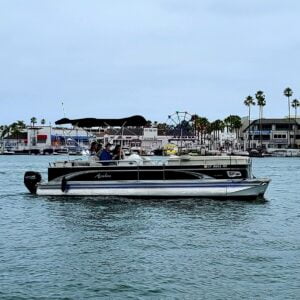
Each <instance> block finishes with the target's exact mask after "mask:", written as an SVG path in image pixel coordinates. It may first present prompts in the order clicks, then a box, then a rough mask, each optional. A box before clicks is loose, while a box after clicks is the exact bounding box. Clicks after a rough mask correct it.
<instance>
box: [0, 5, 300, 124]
mask: <svg viewBox="0 0 300 300" xmlns="http://www.w3.org/2000/svg"><path fill="white" fill-rule="evenodd" d="M299 16H300V1H298V0H293V1H291V0H286V1H282V0H263V1H262V0H226V1H224V0H127V1H124V0H110V1H107V0H106V1H104V0H80V1H79V0H43V1H41V0H26V1H24V0H1V1H0V41H1V44H0V104H1V107H0V124H8V123H11V122H14V121H15V120H24V121H26V122H29V120H30V118H31V117H33V116H34V117H36V118H38V119H39V120H40V119H42V118H44V119H46V120H47V123H49V122H51V123H52V124H53V123H54V122H55V120H57V119H60V118H62V117H63V116H64V112H63V109H62V104H61V103H62V102H63V103H64V110H65V114H66V116H67V117H69V118H84V117H97V118H101V117H111V118H118V117H126V116H130V115H134V114H141V115H144V116H145V118H146V119H150V120H152V121H159V122H165V121H166V120H167V116H168V115H170V114H172V113H174V112H175V111H187V112H189V113H191V114H194V113H197V114H198V115H201V116H206V117H207V118H208V119H209V120H215V119H223V118H224V117H226V116H228V115H230V114H237V115H240V116H245V115H247V108H246V107H245V106H244V105H243V101H244V99H245V97H246V96H248V95H254V94H255V92H256V91H257V90H263V91H264V92H265V94H266V102H267V105H266V107H265V109H264V116H265V117H282V116H286V115H287V111H288V106H287V99H286V98H285V97H284V96H283V90H284V88H286V87H287V86H290V87H291V88H292V89H293V91H294V95H293V98H300V76H299V72H300V71H299V70H300V59H299V49H300V35H299V28H300V18H299ZM256 115H257V117H258V109H257V108H254V109H253V116H256Z"/></svg>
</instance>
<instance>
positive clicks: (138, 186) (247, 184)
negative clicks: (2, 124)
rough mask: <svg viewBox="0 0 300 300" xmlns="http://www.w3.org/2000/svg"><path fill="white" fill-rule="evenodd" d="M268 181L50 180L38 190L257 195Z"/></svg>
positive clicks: (54, 192)
mask: <svg viewBox="0 0 300 300" xmlns="http://www.w3.org/2000/svg"><path fill="white" fill-rule="evenodd" d="M268 184H269V180H268V179H260V180H257V179H255V180H205V181H204V180H197V181H194V182H191V181H177V182H165V181H159V182H153V181H149V182H142V181H140V182H139V181H125V182H122V181H115V182H66V183H64V184H63V185H62V183H61V182H56V183H53V182H52V183H51V182H50V183H46V184H39V185H38V187H37V191H36V193H37V194H38V195H44V196H66V195H67V196H121V197H153V198H161V197H169V198H178V197H179V198H180V197H204V198H257V197H260V196H263V195H264V193H265V191H266V189H267V187H268Z"/></svg>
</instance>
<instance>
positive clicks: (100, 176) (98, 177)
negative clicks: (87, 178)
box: [95, 173, 111, 179]
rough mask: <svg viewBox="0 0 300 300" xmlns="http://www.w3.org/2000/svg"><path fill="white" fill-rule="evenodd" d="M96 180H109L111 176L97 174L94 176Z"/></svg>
mask: <svg viewBox="0 0 300 300" xmlns="http://www.w3.org/2000/svg"><path fill="white" fill-rule="evenodd" d="M95 178H96V179H101V178H111V175H110V174H107V173H104V174H101V173H98V174H97V175H96V176H95Z"/></svg>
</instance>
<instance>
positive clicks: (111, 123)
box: [55, 115, 147, 128]
mask: <svg viewBox="0 0 300 300" xmlns="http://www.w3.org/2000/svg"><path fill="white" fill-rule="evenodd" d="M55 124H56V125H64V124H72V125H73V126H77V127H88V128H91V127H123V126H145V125H146V124H147V121H146V119H145V118H144V117H142V116H139V115H136V116H131V117H128V118H122V119H95V118H85V119H73V120H71V119H68V118H63V119H60V120H58V121H56V122H55Z"/></svg>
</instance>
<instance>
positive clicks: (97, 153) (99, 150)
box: [95, 144, 103, 159]
mask: <svg viewBox="0 0 300 300" xmlns="http://www.w3.org/2000/svg"><path fill="white" fill-rule="evenodd" d="M102 151H103V147H102V144H97V146H96V151H95V152H96V153H95V155H96V156H97V157H98V158H99V159H100V156H101V153H102Z"/></svg>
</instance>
